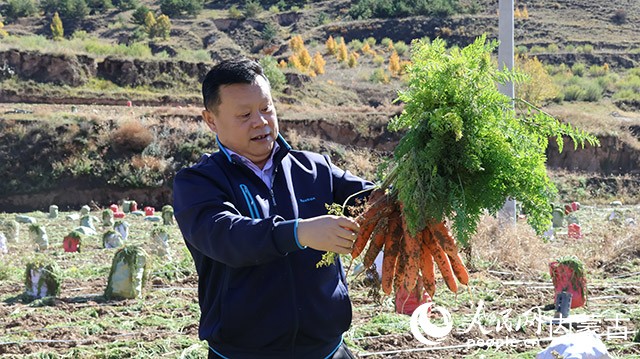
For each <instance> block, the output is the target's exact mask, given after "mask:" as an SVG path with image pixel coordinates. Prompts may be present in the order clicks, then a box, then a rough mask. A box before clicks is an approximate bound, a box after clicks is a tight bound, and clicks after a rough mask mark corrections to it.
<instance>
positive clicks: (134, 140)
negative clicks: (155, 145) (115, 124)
mask: <svg viewBox="0 0 640 359" xmlns="http://www.w3.org/2000/svg"><path fill="white" fill-rule="evenodd" d="M151 142H153V134H152V133H151V131H150V130H149V129H148V128H146V127H144V126H143V125H142V124H140V123H139V122H135V121H128V122H125V123H123V124H121V125H120V127H119V128H118V129H117V130H115V131H114V132H113V133H112V134H111V147H112V148H113V149H114V151H116V152H118V153H127V152H129V153H140V152H142V151H143V150H144V149H145V148H146V147H147V146H149V145H150V144H151Z"/></svg>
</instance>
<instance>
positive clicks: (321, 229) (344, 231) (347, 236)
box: [298, 215, 360, 254]
mask: <svg viewBox="0 0 640 359" xmlns="http://www.w3.org/2000/svg"><path fill="white" fill-rule="evenodd" d="M359 228H360V226H359V225H358V223H357V222H356V221H355V220H354V219H352V218H349V217H340V216H332V215H325V216H319V217H313V218H307V219H301V220H300V221H299V222H298V242H300V245H302V246H307V247H310V248H313V249H317V250H319V251H327V252H336V253H340V254H347V253H351V248H352V247H353V242H354V241H355V240H356V236H357V235H358V230H359Z"/></svg>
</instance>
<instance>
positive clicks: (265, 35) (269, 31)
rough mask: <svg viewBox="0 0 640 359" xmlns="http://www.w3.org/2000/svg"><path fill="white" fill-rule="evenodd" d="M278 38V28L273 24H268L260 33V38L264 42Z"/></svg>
mask: <svg viewBox="0 0 640 359" xmlns="http://www.w3.org/2000/svg"><path fill="white" fill-rule="evenodd" d="M276 36H278V27H277V25H276V24H275V23H273V22H267V24H266V25H265V26H264V28H263V29H262V32H261V33H260V37H261V38H262V40H264V41H267V42H270V41H272V40H273V39H275V38H276Z"/></svg>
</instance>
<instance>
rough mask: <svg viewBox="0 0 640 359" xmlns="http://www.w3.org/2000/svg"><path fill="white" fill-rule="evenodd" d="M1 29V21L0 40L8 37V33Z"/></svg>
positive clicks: (0, 26)
mask: <svg viewBox="0 0 640 359" xmlns="http://www.w3.org/2000/svg"><path fill="white" fill-rule="evenodd" d="M3 27H4V24H3V23H2V21H0V39H2V38H5V37H7V36H9V33H8V32H7V30H5V29H3Z"/></svg>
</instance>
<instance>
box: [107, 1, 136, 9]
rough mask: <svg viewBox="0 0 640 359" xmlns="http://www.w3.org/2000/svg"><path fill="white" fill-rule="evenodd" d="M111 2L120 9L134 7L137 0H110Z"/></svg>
mask: <svg viewBox="0 0 640 359" xmlns="http://www.w3.org/2000/svg"><path fill="white" fill-rule="evenodd" d="M111 2H112V3H113V5H114V6H115V7H117V8H118V10H120V11H127V10H131V9H135V8H137V7H138V5H139V0H112V1H111Z"/></svg>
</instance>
